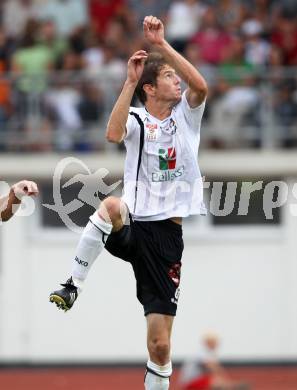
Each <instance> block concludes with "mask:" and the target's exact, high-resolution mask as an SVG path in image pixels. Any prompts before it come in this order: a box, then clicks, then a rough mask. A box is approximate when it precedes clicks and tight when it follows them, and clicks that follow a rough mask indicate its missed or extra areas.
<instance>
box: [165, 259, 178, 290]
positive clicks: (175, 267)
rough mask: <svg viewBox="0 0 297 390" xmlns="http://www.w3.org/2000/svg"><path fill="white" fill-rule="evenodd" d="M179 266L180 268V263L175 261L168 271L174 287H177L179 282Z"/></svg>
mask: <svg viewBox="0 0 297 390" xmlns="http://www.w3.org/2000/svg"><path fill="white" fill-rule="evenodd" d="M180 268H181V264H180V263H176V264H174V265H173V267H171V268H170V270H169V272H168V275H169V277H170V279H171V280H172V281H173V283H174V284H175V285H176V287H178V286H179V283H180Z"/></svg>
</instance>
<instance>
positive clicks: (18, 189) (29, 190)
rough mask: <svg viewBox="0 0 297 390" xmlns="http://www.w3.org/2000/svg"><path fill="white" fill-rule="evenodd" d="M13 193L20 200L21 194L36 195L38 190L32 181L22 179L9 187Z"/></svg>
mask: <svg viewBox="0 0 297 390" xmlns="http://www.w3.org/2000/svg"><path fill="white" fill-rule="evenodd" d="M11 190H12V191H13V192H14V195H15V196H16V197H17V198H18V199H19V200H20V199H22V197H23V196H37V195H38V193H39V191H38V187H37V184H36V183H35V182H34V181H30V180H22V181H19V182H18V183H16V184H14V185H13V186H12V187H11Z"/></svg>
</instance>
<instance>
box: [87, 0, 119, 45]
mask: <svg viewBox="0 0 297 390" xmlns="http://www.w3.org/2000/svg"><path fill="white" fill-rule="evenodd" d="M124 7H125V1H124V0H89V13H90V18H91V23H92V27H93V28H94V30H95V31H96V33H97V34H98V35H99V36H100V37H103V36H104V34H105V33H106V31H107V29H108V26H109V24H110V23H111V21H112V20H114V19H115V18H117V17H121V16H123V14H124Z"/></svg>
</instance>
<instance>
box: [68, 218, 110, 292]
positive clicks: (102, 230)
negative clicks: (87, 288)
mask: <svg viewBox="0 0 297 390" xmlns="http://www.w3.org/2000/svg"><path fill="white" fill-rule="evenodd" d="M111 229H112V224H111V223H109V222H105V221H104V220H103V219H102V218H100V217H99V215H98V211H95V213H94V214H93V215H91V217H90V221H89V222H88V224H87V226H86V227H85V229H84V231H83V233H82V236H81V238H80V240H79V243H78V246H77V249H76V256H75V258H74V260H73V268H72V274H71V276H72V279H73V282H74V284H75V286H76V287H78V291H79V292H81V290H82V287H83V282H84V281H85V279H86V277H87V275H88V272H89V270H90V269H91V267H92V265H93V263H94V261H95V260H96V258H97V257H98V256H99V254H100V253H101V252H102V250H103V248H104V246H105V242H106V240H107V237H108V236H109V234H110V233H111Z"/></svg>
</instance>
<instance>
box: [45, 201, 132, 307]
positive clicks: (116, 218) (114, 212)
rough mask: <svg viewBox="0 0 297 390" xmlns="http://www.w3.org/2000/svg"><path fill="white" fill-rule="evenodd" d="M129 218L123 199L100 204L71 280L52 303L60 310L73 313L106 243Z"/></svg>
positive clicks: (80, 247)
mask: <svg viewBox="0 0 297 390" xmlns="http://www.w3.org/2000/svg"><path fill="white" fill-rule="evenodd" d="M127 214H128V208H127V206H126V205H125V203H123V202H122V201H121V199H120V198H116V197H114V196H110V197H108V198H106V199H104V201H103V202H102V203H101V204H100V207H99V209H98V210H96V211H95V213H94V214H93V215H91V217H90V219H89V222H88V224H87V226H86V227H85V229H84V231H83V233H82V235H81V238H80V241H79V243H78V246H77V249H76V253H75V257H74V260H73V267H72V273H71V277H70V278H69V279H68V280H67V282H66V283H65V284H62V286H63V289H61V290H58V291H54V292H53V293H52V294H51V295H50V301H51V302H54V303H56V305H57V306H58V308H60V309H62V310H65V311H67V310H69V309H70V308H71V307H72V306H73V303H74V302H75V300H76V298H77V296H78V294H79V293H80V292H81V290H82V287H83V283H84V281H85V279H86V277H87V275H88V272H89V270H90V269H91V267H92V265H93V263H94V261H95V260H96V258H97V257H98V256H99V254H100V253H101V252H102V250H103V248H104V246H105V243H106V240H107V238H108V236H109V235H110V233H111V232H112V231H118V230H120V229H121V228H122V227H123V225H124V221H125V219H126V216H127Z"/></svg>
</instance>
